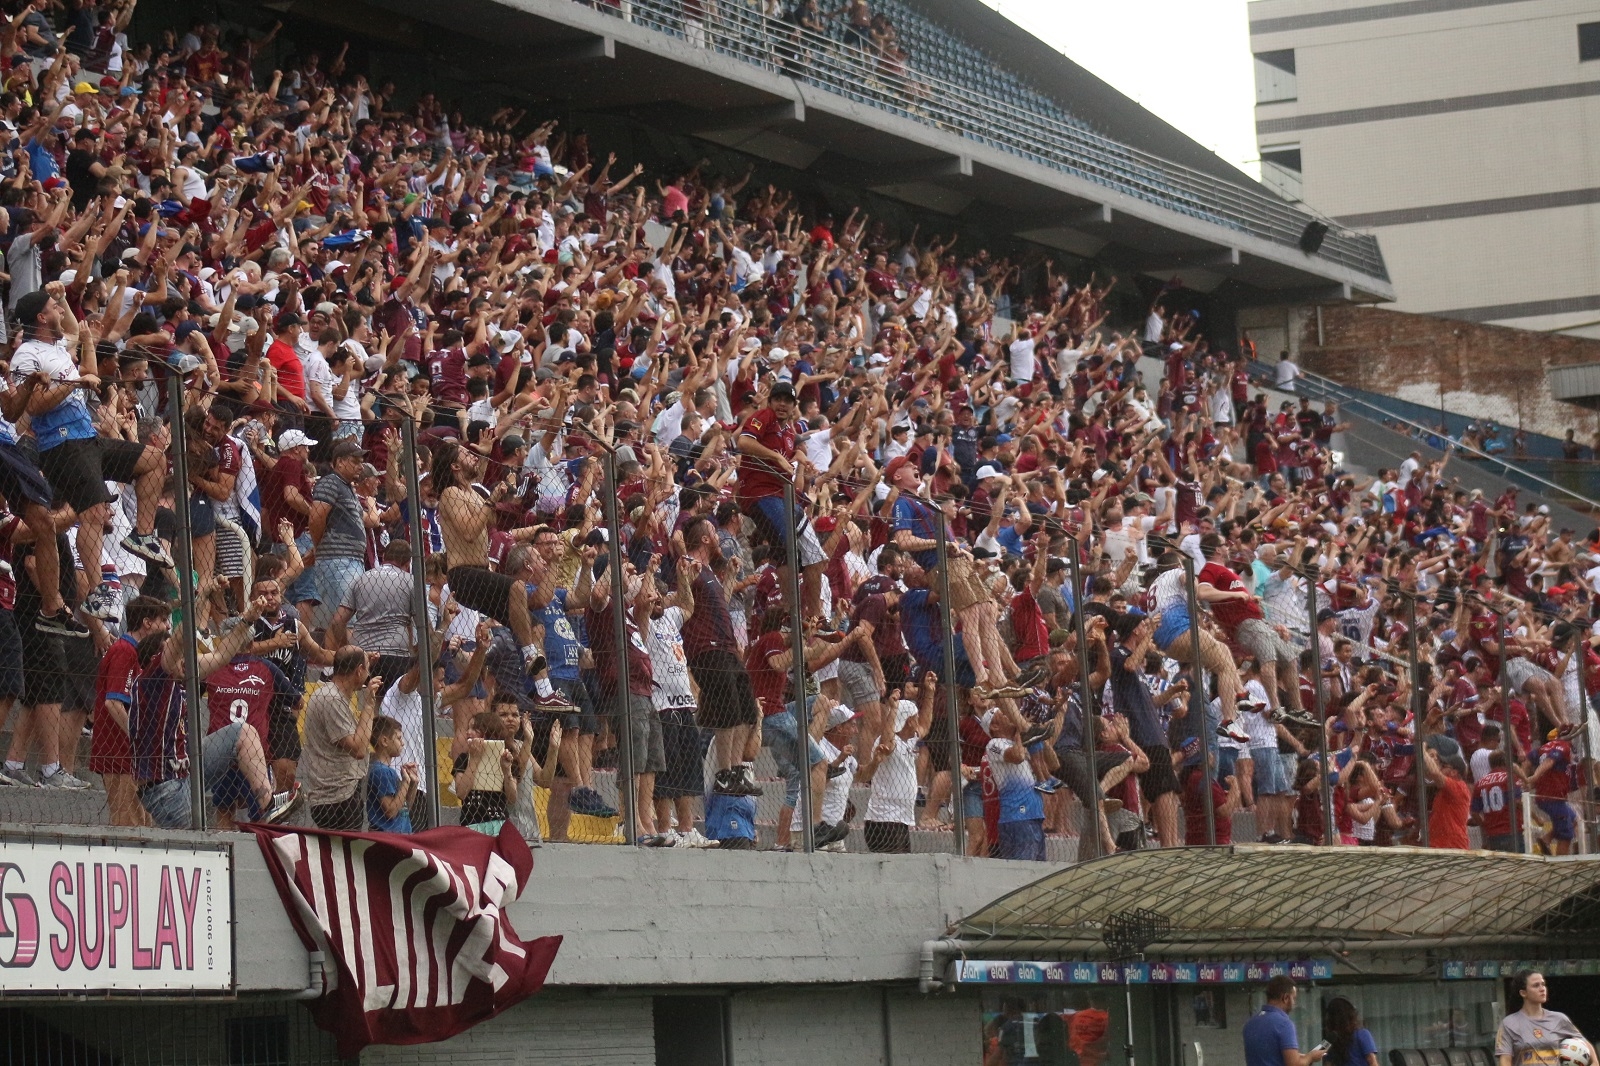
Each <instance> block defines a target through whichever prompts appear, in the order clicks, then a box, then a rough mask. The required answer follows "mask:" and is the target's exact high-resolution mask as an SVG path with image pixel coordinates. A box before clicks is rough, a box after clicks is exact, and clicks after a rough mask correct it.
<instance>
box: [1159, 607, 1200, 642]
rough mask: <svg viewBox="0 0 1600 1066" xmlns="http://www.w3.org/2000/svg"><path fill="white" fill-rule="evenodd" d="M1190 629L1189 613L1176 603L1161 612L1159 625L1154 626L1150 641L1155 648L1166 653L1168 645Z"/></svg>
mask: <svg viewBox="0 0 1600 1066" xmlns="http://www.w3.org/2000/svg"><path fill="white" fill-rule="evenodd" d="M1190 628H1191V627H1190V625H1189V611H1188V609H1187V608H1186V607H1185V606H1184V605H1183V604H1182V603H1178V604H1175V605H1174V606H1171V607H1168V608H1166V609H1165V610H1163V611H1162V612H1161V624H1160V625H1158V626H1156V631H1155V633H1154V634H1153V635H1152V639H1153V640H1154V641H1155V644H1156V647H1158V648H1160V649H1161V650H1162V651H1166V650H1167V647H1168V645H1170V644H1171V643H1172V642H1173V641H1175V640H1177V639H1178V638H1179V637H1181V636H1183V635H1184V634H1185V633H1187V632H1189V629H1190Z"/></svg>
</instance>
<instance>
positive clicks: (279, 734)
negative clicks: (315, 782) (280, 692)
mask: <svg viewBox="0 0 1600 1066" xmlns="http://www.w3.org/2000/svg"><path fill="white" fill-rule="evenodd" d="M267 758H268V759H270V760H274V761H276V760H278V759H285V760H287V761H289V762H295V763H297V762H299V761H300V701H299V700H295V701H294V703H292V704H290V705H288V706H284V705H283V701H281V700H273V701H272V707H271V708H270V709H269V710H268V712H267Z"/></svg>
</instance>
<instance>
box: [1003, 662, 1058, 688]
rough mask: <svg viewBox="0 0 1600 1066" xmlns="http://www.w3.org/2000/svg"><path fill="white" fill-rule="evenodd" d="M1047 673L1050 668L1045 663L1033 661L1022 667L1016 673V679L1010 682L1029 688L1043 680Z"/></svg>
mask: <svg viewBox="0 0 1600 1066" xmlns="http://www.w3.org/2000/svg"><path fill="white" fill-rule="evenodd" d="M1049 673H1050V668H1049V667H1048V666H1047V665H1046V664H1044V663H1033V664H1031V665H1030V666H1028V667H1026V668H1025V669H1023V671H1022V672H1021V673H1020V674H1018V675H1017V679H1016V680H1015V681H1013V682H1012V684H1013V685H1019V686H1021V687H1023V688H1031V687H1033V686H1034V685H1037V684H1038V683H1039V682H1041V681H1043V680H1044V679H1045V676H1046V675H1047V674H1049Z"/></svg>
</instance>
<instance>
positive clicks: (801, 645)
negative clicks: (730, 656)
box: [783, 478, 892, 852]
mask: <svg viewBox="0 0 1600 1066" xmlns="http://www.w3.org/2000/svg"><path fill="white" fill-rule="evenodd" d="M783 513H784V515H785V517H787V518H788V520H789V528H788V529H786V530H784V534H785V536H784V538H783V539H784V559H785V562H784V565H785V566H787V567H788V568H789V581H788V588H786V589H784V590H783V591H784V595H785V596H786V597H787V598H788V600H789V653H790V657H791V659H792V660H793V661H792V662H790V664H789V671H790V676H792V677H793V679H794V727H795V744H796V752H795V764H796V765H797V766H798V767H799V770H798V771H797V772H798V773H799V774H800V798H799V803H798V805H797V806H796V807H795V810H797V811H799V812H800V841H799V843H800V850H801V851H804V852H810V851H812V850H814V848H815V845H816V835H815V834H814V833H813V832H812V827H813V825H814V824H815V822H814V813H815V812H813V811H812V809H811V807H812V804H811V714H810V710H809V708H808V707H807V706H806V632H805V612H804V611H803V610H802V609H801V606H800V527H801V525H802V522H801V516H800V511H799V508H798V507H797V506H796V501H795V491H794V481H793V480H791V479H789V478H785V479H784V482H783ZM891 720H892V719H891ZM791 839H792V837H791Z"/></svg>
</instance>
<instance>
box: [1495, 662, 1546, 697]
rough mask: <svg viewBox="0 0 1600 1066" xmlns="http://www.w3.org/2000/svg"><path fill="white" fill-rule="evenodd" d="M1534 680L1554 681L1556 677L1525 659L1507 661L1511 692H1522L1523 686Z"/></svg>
mask: <svg viewBox="0 0 1600 1066" xmlns="http://www.w3.org/2000/svg"><path fill="white" fill-rule="evenodd" d="M1534 678H1542V679H1544V680H1546V681H1554V680H1555V676H1554V675H1553V674H1551V673H1550V671H1548V670H1546V669H1544V668H1543V667H1542V666H1538V665H1537V664H1535V663H1532V662H1530V661H1528V660H1527V659H1523V658H1520V657H1518V658H1515V659H1507V660H1506V684H1508V685H1510V686H1511V691H1513V692H1521V691H1523V686H1524V685H1526V684H1527V683H1528V682H1529V681H1532V680H1533V679H1534Z"/></svg>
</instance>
